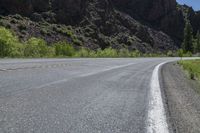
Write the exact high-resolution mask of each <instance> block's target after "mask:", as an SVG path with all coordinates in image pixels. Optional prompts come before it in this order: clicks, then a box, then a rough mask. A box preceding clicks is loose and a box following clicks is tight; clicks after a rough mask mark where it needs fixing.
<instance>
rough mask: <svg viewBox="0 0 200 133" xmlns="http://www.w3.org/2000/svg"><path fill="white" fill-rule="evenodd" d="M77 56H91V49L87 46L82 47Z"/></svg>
mask: <svg viewBox="0 0 200 133" xmlns="http://www.w3.org/2000/svg"><path fill="white" fill-rule="evenodd" d="M95 54H96V53H95ZM75 57H90V51H89V50H88V49H86V48H81V49H79V50H78V51H77V52H76V54H75Z"/></svg>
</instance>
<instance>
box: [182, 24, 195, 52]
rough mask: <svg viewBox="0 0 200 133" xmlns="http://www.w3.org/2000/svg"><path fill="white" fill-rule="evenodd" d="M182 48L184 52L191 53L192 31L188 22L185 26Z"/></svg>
mask: <svg viewBox="0 0 200 133" xmlns="http://www.w3.org/2000/svg"><path fill="white" fill-rule="evenodd" d="M182 48H183V50H184V52H193V30H192V26H191V24H190V22H189V21H187V22H186V25H185V29H184V40H183V44H182Z"/></svg>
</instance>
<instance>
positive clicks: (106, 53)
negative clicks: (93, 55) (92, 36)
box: [97, 48, 118, 58]
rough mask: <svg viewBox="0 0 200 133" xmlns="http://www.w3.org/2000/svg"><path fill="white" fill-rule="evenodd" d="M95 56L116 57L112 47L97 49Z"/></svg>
mask: <svg viewBox="0 0 200 133" xmlns="http://www.w3.org/2000/svg"><path fill="white" fill-rule="evenodd" d="M97 57H111V58H112V57H118V54H117V51H116V50H115V49H112V48H106V49H104V50H101V49H99V50H97Z"/></svg>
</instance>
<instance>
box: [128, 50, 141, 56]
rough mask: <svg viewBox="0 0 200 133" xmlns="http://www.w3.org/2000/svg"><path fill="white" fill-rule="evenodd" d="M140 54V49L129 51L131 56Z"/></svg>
mask: <svg viewBox="0 0 200 133" xmlns="http://www.w3.org/2000/svg"><path fill="white" fill-rule="evenodd" d="M141 55H142V54H141V53H140V51H138V50H135V51H132V52H131V53H130V56H131V57H140V56H141Z"/></svg>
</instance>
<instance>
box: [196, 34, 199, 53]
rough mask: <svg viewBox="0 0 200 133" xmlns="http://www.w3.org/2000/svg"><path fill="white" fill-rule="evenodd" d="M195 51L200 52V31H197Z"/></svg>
mask: <svg viewBox="0 0 200 133" xmlns="http://www.w3.org/2000/svg"><path fill="white" fill-rule="evenodd" d="M195 52H196V53H200V33H199V31H198V32H197V35H196V41H195Z"/></svg>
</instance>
